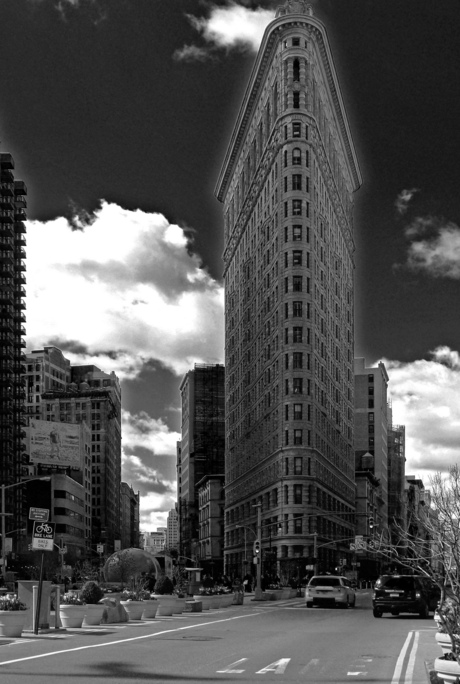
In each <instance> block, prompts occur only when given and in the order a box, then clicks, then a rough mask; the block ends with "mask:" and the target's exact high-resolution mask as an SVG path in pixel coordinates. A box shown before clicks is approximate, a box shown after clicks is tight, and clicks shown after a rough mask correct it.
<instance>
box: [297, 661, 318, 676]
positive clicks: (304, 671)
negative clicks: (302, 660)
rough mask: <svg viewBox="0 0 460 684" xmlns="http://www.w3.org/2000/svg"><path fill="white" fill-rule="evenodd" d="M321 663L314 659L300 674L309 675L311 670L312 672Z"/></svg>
mask: <svg viewBox="0 0 460 684" xmlns="http://www.w3.org/2000/svg"><path fill="white" fill-rule="evenodd" d="M318 663H319V658H312V659H311V660H310V661H309V662H308V663H307V664H306V665H305V667H304V668H303V669H302V670H300V674H301V675H303V674H307V672H309V671H310V670H312V669H313V668H314V667H318Z"/></svg>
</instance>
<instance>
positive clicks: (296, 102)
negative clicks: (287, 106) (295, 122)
mask: <svg viewBox="0 0 460 684" xmlns="http://www.w3.org/2000/svg"><path fill="white" fill-rule="evenodd" d="M292 95H293V98H292V100H293V102H292V106H293V107H294V109H299V108H300V93H299V92H294V93H292ZM299 126H300V124H299Z"/></svg>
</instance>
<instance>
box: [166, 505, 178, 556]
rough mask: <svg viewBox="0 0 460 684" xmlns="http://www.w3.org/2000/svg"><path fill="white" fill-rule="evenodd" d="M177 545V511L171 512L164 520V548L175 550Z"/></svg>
mask: <svg viewBox="0 0 460 684" xmlns="http://www.w3.org/2000/svg"><path fill="white" fill-rule="evenodd" d="M178 544H179V521H178V517H177V511H175V510H171V511H169V513H168V518H167V520H166V548H167V549H177V546H178Z"/></svg>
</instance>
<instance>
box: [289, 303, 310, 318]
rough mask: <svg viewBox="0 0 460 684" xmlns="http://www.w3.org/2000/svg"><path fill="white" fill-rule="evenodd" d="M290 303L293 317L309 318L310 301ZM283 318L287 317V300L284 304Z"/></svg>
mask: <svg viewBox="0 0 460 684" xmlns="http://www.w3.org/2000/svg"><path fill="white" fill-rule="evenodd" d="M291 304H292V317H293V318H303V317H304V316H305V318H307V319H308V318H310V302H303V301H294V302H291ZM284 318H289V302H285V304H284Z"/></svg>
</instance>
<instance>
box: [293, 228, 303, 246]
mask: <svg viewBox="0 0 460 684" xmlns="http://www.w3.org/2000/svg"><path fill="white" fill-rule="evenodd" d="M292 240H293V242H301V241H302V226H299V225H294V226H292Z"/></svg>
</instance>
